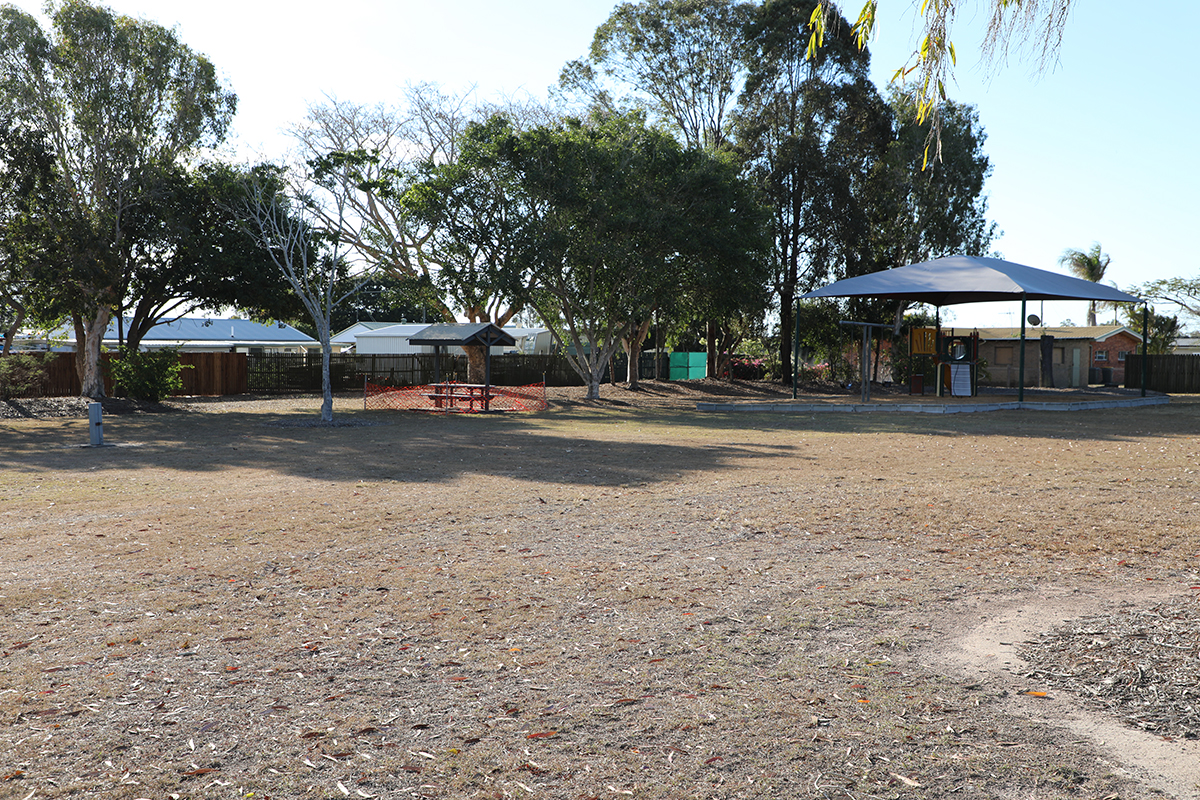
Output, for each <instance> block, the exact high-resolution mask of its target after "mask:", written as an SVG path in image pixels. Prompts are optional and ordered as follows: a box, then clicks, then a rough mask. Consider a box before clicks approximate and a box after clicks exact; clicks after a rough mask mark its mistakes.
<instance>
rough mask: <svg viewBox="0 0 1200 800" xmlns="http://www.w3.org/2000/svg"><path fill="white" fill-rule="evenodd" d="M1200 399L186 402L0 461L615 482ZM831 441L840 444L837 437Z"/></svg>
mask: <svg viewBox="0 0 1200 800" xmlns="http://www.w3.org/2000/svg"><path fill="white" fill-rule="evenodd" d="M1198 405H1200V404H1198V403H1196V402H1186V401H1185V402H1183V403H1180V404H1175V405H1170V406H1158V407H1152V408H1132V409H1110V410H1095V411H1079V412H1047V411H1002V412H990V413H979V414H956V415H945V416H943V415H926V414H906V413H877V414H849V413H820V412H819V413H808V414H782V413H744V412H739V413H721V412H706V413H699V412H695V411H691V410H680V409H678V408H669V409H657V408H654V409H633V410H630V409H627V408H622V407H611V406H596V407H591V406H587V407H584V406H573V407H569V408H562V409H554V410H551V411H549V412H545V413H541V414H533V415H527V414H516V413H510V414H494V415H443V414H427V413H413V412H361V411H358V412H350V413H346V412H341V413H340V414H339V418H341V419H346V418H350V419H353V420H360V421H363V422H369V423H374V424H370V425H363V426H356V427H336V428H320V427H312V428H310V427H285V426H284V424H286V423H290V422H295V421H298V420H306V419H313V418H314V417H315V415H311V414H265V413H241V412H225V413H182V414H170V415H145V416H135V417H119V416H118V417H106V422H105V441H106V442H107V443H110V444H112V445H114V446H112V447H105V448H97V449H92V448H86V447H82V445H84V444H86V443H87V441H88V430H87V421H86V420H79V419H70V420H41V421H20V422H15V423H14V422H6V423H0V454H2V455H0V463H3V464H4V466H5V467H8V468H11V469H14V470H16V471H29V472H36V471H40V470H108V469H139V468H161V469H173V470H181V471H193V472H218V471H221V470H225V469H231V468H248V469H264V468H265V469H269V470H273V471H276V472H279V473H281V474H285V475H294V476H297V477H304V478H317V479H322V480H331V481H360V480H365V481H374V480H393V481H401V482H449V481H455V480H458V479H460V478H462V477H464V476H472V475H476V476H498V477H505V478H510V479H513V480H518V481H528V482H536V483H562V484H579V485H584V486H619V485H628V484H639V483H652V482H660V481H672V480H678V479H680V478H683V477H685V476H686V475H688V474H691V473H696V472H704V471H709V470H713V469H718V468H722V467H733V466H736V465H739V464H749V463H753V462H754V461H756V460H760V459H779V458H785V459H792V460H794V463H795V465H796V466H800V465H802V464H803V463H805V462H812V461H814V460H815V459H817V458H818V457H819V456H818V455H816V454H815V451H813V450H812V449H811V448H810V447H807V446H805V445H803V443H802V442H803V440H804V439H805V437H811V436H814V435H815V436H832V437H837V436H840V435H851V436H860V435H884V434H890V435H915V436H925V437H931V439H932V441H934V442H936V441H937V440H939V439H943V438H958V437H964V436H980V437H999V438H1021V439H1029V438H1044V439H1060V440H1093V441H1111V442H1123V441H1131V440H1135V439H1137V438H1139V437H1143V436H1159V437H1168V438H1170V437H1178V436H1189V435H1192V432H1193V431H1194V430H1195V429H1196V410H1197V407H1198ZM831 444H833V443H832V442H831Z"/></svg>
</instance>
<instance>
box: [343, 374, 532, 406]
mask: <svg viewBox="0 0 1200 800" xmlns="http://www.w3.org/2000/svg"><path fill="white" fill-rule="evenodd" d="M443 388H444V387H443ZM489 392H490V396H491V400H490V402H489V403H488V405H489V406H490V410H492V411H545V410H546V408H547V407H548V406H549V403H547V402H546V384H544V383H535V384H532V385H530V386H492V387H490V390H489ZM438 398H439V393H438V391H437V387H434V386H400V387H396V386H379V385H377V384H374V383H371V382H370V381H367V382H366V384H365V386H364V390H363V408H364V409H365V410H367V411H370V410H380V409H398V410H401V411H461V412H465V413H474V412H479V411H483V407H482V403H479V402H475V403H470V404H462V403H460V404H458V405H454V406H452V407H447V406H446V405H445V404H444V401H441V402H439V400H438Z"/></svg>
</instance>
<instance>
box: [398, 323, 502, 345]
mask: <svg viewBox="0 0 1200 800" xmlns="http://www.w3.org/2000/svg"><path fill="white" fill-rule="evenodd" d="M408 343H409V344H438V345H442V344H448V345H458V346H460V347H461V346H463V345H483V346H485V347H492V346H495V345H513V344H516V343H517V340H516V339H514V338H513V336H512V334H510V333H508V332H507V331H505V330H504V329H503V328H500V327H498V326H496V325H493V324H492V323H490V322H465V323H446V324H440V325H430V326H428V327H427V328H425V329H424V330H423V331H420V332H419V333H416V334H414V335H412V336H409V337H408Z"/></svg>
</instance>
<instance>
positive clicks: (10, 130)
mask: <svg viewBox="0 0 1200 800" xmlns="http://www.w3.org/2000/svg"><path fill="white" fill-rule="evenodd" d="M53 188H54V154H53V152H51V150H50V149H49V147H47V145H46V142H45V139H44V137H42V136H41V135H40V134H38V133H37V132H36V131H29V130H26V129H23V128H21V127H20V126H18V125H15V124H12V123H11V122H0V333H2V334H3V339H4V344H3V355H8V354H9V352H10V351H11V349H12V342H13V337H14V336H15V335H16V333H17V331H18V330H20V329H21V326H22V325H23V324H24V323H25V321H26V320H27V319H29V318H31V315H36V313H37V305H36V304H37V289H36V285H35V282H34V276H35V270H36V264H37V263H38V261H40V260H42V259H44V258H45V257H46V253H47V250H48V248H50V247H52V238H53V234H52V231H53V225H52V218H53V216H54V209H55V207H56V205H57V203H56V199H57V198H55V197H54V195H53Z"/></svg>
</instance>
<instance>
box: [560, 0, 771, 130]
mask: <svg viewBox="0 0 1200 800" xmlns="http://www.w3.org/2000/svg"><path fill="white" fill-rule="evenodd" d="M752 8H753V6H752V4H750V3H746V2H736V0H644V2H639V3H621V4H620V5H618V6H617V7H616V8H615V9H614V10H613V12H612V14H611V15H609V18H608V20H607V21H605V22H604V23H603V24H602V25H601V26H600V27H599V28H597V29H596V34H595V36H594V37H593V39H592V46H591V51H590V53H589V55H588V57H587V58H585V59H581V60H579V61H573V62H571V63H570V64H568V65H567V66H566V67H565V68H564V69H563V72H562V76H561V78H560V85H561V86H562V87H563V88H565V89H567V90H570V91H574V92H576V93H578V94H582V95H583V96H585V97H586V98H588V99H589V100H590V102H591V103H592V105H593V106H594V107H595V108H596V109H597V110H600V111H606V112H610V113H611V112H613V111H616V110H618V109H620V108H623V107H627V106H628V105H629V104H630V103H632V105H633V106H634V107H639V108H646V109H648V110H650V111H651V112H653V113H654V115H655V117H656V118H657V119H660V120H663V121H664V122H666V123H667V124H668V125H670V126H671V127H672V128H673V129H674V130H676V131H678V132H679V134H680V136H681V137H682V139H683V141H684V143H685V144H686V145H688V146H689V147H704V148H708V149H710V150H714V151H715V150H720V149H722V148H724V146H725V145H726V144H727V143H728V137H729V121H730V112H731V111H732V109H733V106H734V103H735V102H736V100H737V95H738V91H739V88H740V86H741V81H742V77H743V76H742V50H743V47H744V41H745V40H744V37H743V36H742V29H743V28H744V27H745V25H746V23H747V21H748V20H749V18H750V15H751V13H752ZM601 75H603V77H604V78H607V79H608V82H615V84H616V85H615V86H614V87H613V89H609V88H607V84H606V82H605V81H603V80H601ZM614 90H615V91H617V92H620V91H622V90H625V91H632V95H631V96H630V97H628V98H624V97H623V96H621V95H616V96H614V95H613V94H612V91H614Z"/></svg>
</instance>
